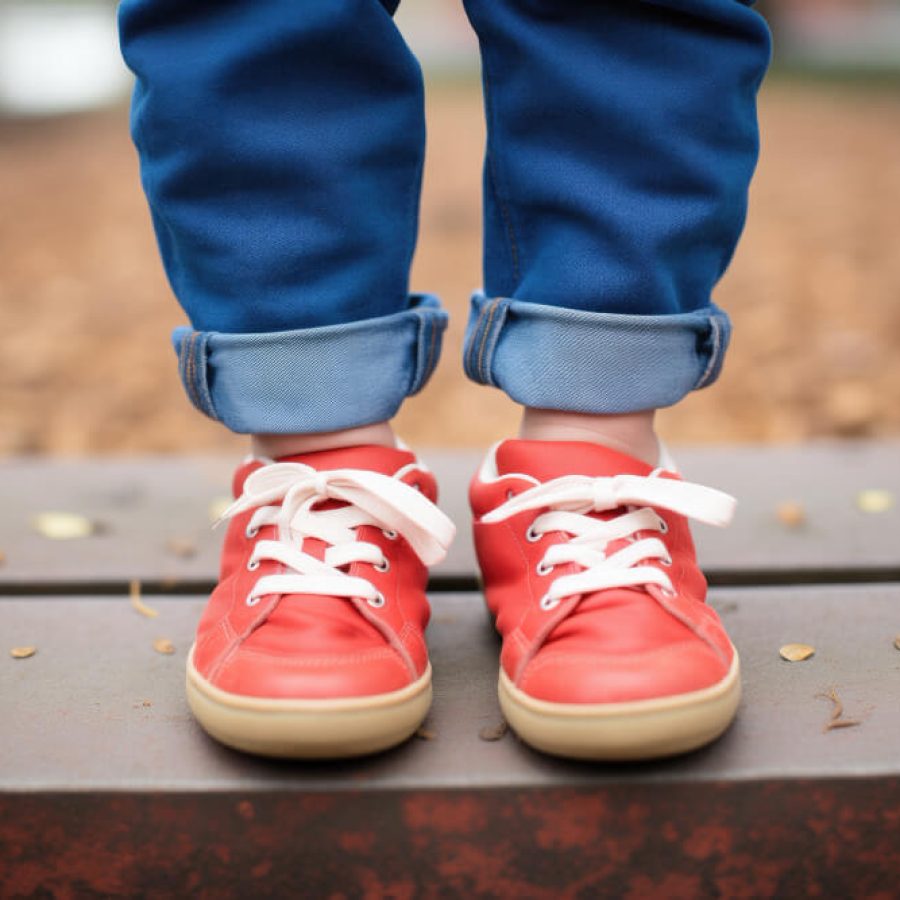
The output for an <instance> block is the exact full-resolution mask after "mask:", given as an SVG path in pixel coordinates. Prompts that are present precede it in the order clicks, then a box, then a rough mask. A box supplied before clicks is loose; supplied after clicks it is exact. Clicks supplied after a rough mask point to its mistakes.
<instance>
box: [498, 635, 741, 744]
mask: <svg viewBox="0 0 900 900" xmlns="http://www.w3.org/2000/svg"><path fill="white" fill-rule="evenodd" d="M499 694H500V706H501V708H502V709H503V714H504V715H505V716H506V720H507V722H509V724H510V726H511V727H512V729H513V730H514V731H515V732H516V734H518V735H519V737H520V738H521V739H522V740H523V741H525V743H526V744H530V745H531V746H532V747H534V748H535V749H536V750H542V751H544V752H545V753H552V754H553V755H555V756H567V757H571V758H574V759H591V760H596V761H608V762H626V761H628V760H640V759H655V758H658V757H664V756H674V755H675V754H678V753H686V752H687V751H689V750H696V749H697V748H698V747H702V746H703V745H704V744H708V743H710V742H711V741H714V740H715V739H716V738H717V737H719V735H721V734H722V733H723V732H724V731H725V729H726V728H728V726H729V725H730V724H731V721H732V720H733V719H734V715H735V713H736V712H737V708H738V704H739V703H740V699H741V675H740V662H739V661H738V656H737V652H736V651H735V654H734V661H733V662H732V664H731V669H730V670H729V672H728V674H727V675H726V676H725V677H724V678H723V679H722V680H721V681H720V682H718V683H717V684H714V685H713V686H712V687H708V688H704V689H703V690H700V691H692V692H691V693H689V694H677V695H675V696H672V697H660V698H659V699H653V700H636V701H633V702H629V703H596V704H582V703H550V702H548V701H546V700H536V699H535V698H533V697H529V696H528V694H526V693H524V692H523V691H521V690H519V689H518V688H517V687H516V686H515V685H514V684H513V683H512V681H511V680H510V679H509V678H508V677H507V675H506V673H505V672H504V671H503V669H501V670H500V685H499Z"/></svg>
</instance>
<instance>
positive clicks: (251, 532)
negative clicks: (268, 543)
mask: <svg viewBox="0 0 900 900" xmlns="http://www.w3.org/2000/svg"><path fill="white" fill-rule="evenodd" d="M258 534H259V526H258V525H257V526H256V527H255V528H251V527H250V526H249V525H248V526H247V527H246V528H245V529H244V537H245V538H247V540H248V541H252V540H253V538H255V537H256V536H257V535H258Z"/></svg>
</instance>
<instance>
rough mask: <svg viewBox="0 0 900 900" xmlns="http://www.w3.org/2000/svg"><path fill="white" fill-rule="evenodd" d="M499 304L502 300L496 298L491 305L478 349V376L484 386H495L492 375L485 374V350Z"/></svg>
mask: <svg viewBox="0 0 900 900" xmlns="http://www.w3.org/2000/svg"><path fill="white" fill-rule="evenodd" d="M499 304H500V298H499V297H496V298H495V299H494V300H493V301H492V303H491V305H490V313H489V314H488V318H487V322H485V325H484V331H483V332H482V334H481V346H480V347H479V348H478V375H479V377H480V378H481V380H482V382H483V383H484V384H493V382H492V381H491V380H490V377H489V375H490V373H488V374H485V370H484V350H485V347H486V346H487V341H488V336H489V335H490V333H491V322H493V320H494V313H495V312H496V311H497V307H498V305H499Z"/></svg>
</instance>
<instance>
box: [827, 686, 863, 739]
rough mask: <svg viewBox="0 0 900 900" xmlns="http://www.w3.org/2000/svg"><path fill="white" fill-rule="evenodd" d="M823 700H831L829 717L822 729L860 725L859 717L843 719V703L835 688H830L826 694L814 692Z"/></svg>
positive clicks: (829, 729) (828, 729)
mask: <svg viewBox="0 0 900 900" xmlns="http://www.w3.org/2000/svg"><path fill="white" fill-rule="evenodd" d="M816 696H817V697H821V698H822V699H823V700H830V701H831V718H830V719H829V720H828V721H827V722H826V723H825V727H824V728H823V729H822V730H823V731H831V730H833V729H835V728H853V727H854V726H855V725H862V720H861V719H845V718H843V716H844V704H843V703H842V702H841V698H840V697H838V694H837V688H831V689H830V690H829V691H828V693H827V694H816Z"/></svg>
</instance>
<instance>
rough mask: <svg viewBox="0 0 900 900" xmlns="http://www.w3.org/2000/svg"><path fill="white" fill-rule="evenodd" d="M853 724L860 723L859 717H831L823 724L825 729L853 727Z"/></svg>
mask: <svg viewBox="0 0 900 900" xmlns="http://www.w3.org/2000/svg"><path fill="white" fill-rule="evenodd" d="M854 725H862V720H861V719H832V720H831V721H830V722H828V723H827V724H826V725H825V730H826V731H831V730H832V729H833V728H853V726H854Z"/></svg>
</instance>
